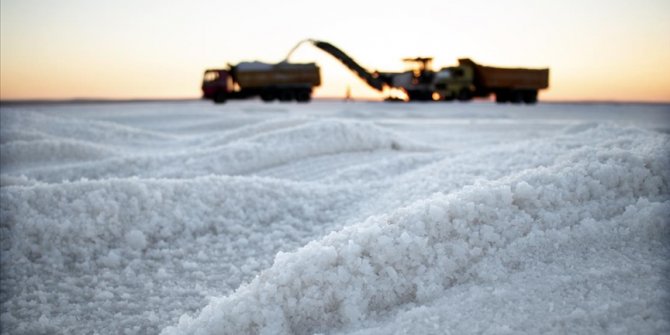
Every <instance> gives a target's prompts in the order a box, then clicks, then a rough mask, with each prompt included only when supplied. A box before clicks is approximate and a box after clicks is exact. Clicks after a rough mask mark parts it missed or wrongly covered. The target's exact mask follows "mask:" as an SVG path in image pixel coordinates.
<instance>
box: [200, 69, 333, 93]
mask: <svg viewBox="0 0 670 335" xmlns="http://www.w3.org/2000/svg"><path fill="white" fill-rule="evenodd" d="M320 84H321V74H320V69H319V67H318V66H317V65H316V64H314V63H288V62H280V63H277V64H269V63H262V62H242V63H239V64H237V65H230V64H229V65H228V68H225V69H208V70H205V73H204V77H203V81H202V94H203V98H205V99H210V100H212V101H214V102H215V103H224V102H226V100H229V99H246V98H251V97H256V96H260V98H261V99H262V100H263V101H265V102H271V101H274V100H279V101H281V102H288V101H297V102H308V101H310V100H311V97H312V91H313V89H314V87H317V86H319V85H320Z"/></svg>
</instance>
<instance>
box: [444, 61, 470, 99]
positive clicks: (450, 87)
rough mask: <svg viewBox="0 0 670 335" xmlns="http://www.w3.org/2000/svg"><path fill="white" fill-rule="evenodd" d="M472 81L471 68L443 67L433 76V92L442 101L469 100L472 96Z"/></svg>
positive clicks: (465, 66)
mask: <svg viewBox="0 0 670 335" xmlns="http://www.w3.org/2000/svg"><path fill="white" fill-rule="evenodd" d="M473 80H474V70H473V68H472V67H471V66H467V65H458V66H450V67H445V68H442V69H441V70H440V71H438V72H437V73H436V74H435V81H434V84H435V92H437V94H439V96H440V98H442V99H444V100H453V99H459V100H469V99H470V98H472V96H473V94H474V85H473Z"/></svg>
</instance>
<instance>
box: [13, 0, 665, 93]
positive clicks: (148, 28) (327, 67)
mask: <svg viewBox="0 0 670 335" xmlns="http://www.w3.org/2000/svg"><path fill="white" fill-rule="evenodd" d="M1 6H2V7H1V11H0V12H1V20H0V24H1V29H0V33H1V40H0V41H1V48H0V52H1V54H0V56H1V58H0V60H1V62H0V84H1V85H0V99H2V100H15V99H72V98H107V99H140V98H196V97H199V96H200V94H201V93H200V90H199V88H200V82H201V80H202V74H203V71H204V70H205V69H206V68H216V67H225V65H226V64H227V63H232V64H235V63H237V62H240V61H252V60H259V61H265V62H278V61H281V60H282V59H283V58H284V57H285V56H286V54H287V53H288V51H289V50H290V49H291V48H292V47H293V46H294V45H295V44H296V43H298V42H299V41H301V40H303V39H305V38H316V39H320V40H324V41H328V42H331V43H333V44H334V45H336V46H338V47H340V48H341V49H342V50H344V51H345V52H347V53H348V54H349V55H350V56H351V57H352V58H354V59H355V60H356V61H358V62H359V63H360V64H361V65H363V66H364V67H366V68H367V69H369V70H379V71H403V70H405V67H404V64H403V63H402V61H401V59H402V58H405V57H416V56H433V57H435V59H434V62H433V65H434V69H439V68H441V67H444V66H449V65H454V64H456V63H457V59H458V58H461V57H468V58H472V59H473V60H475V61H476V62H478V63H481V64H484V65H492V66H505V67H530V68H545V67H548V68H550V87H549V89H548V90H545V91H542V92H541V93H540V99H541V100H567V101H576V100H607V101H649V102H670V43H669V42H668V36H670V2H668V1H663V0H641V1H637V2H630V1H622V0H613V1H605V0H593V1H576V0H575V1H572V0H569V1H562V2H546V1H542V2H541V3H540V2H532V1H521V0H516V1H512V0H506V1H497V2H492V1H472V2H468V3H463V2H453V1H437V0H435V1H423V2H421V6H417V7H411V6H409V5H408V3H407V2H405V1H369V2H357V1H348V0H347V1H333V2H314V1H307V0H300V1H287V2H273V1H260V0H251V1H240V2H219V1H206V0H201V1H173V2H163V1H128V0H122V1H116V2H93V1H83V0H67V1H60V2H59V1H36V0H20V1H19V0H8V1H5V0H3V1H2V2H1ZM291 61H294V62H316V63H317V64H318V65H319V66H320V67H321V75H322V85H321V86H320V87H319V88H318V89H317V90H316V92H315V97H317V98H318V97H343V96H344V95H345V91H346V90H347V87H349V88H350V89H351V92H352V95H353V97H354V98H366V99H382V98H383V97H384V94H382V93H380V92H377V91H375V90H373V89H371V88H369V87H367V85H366V84H365V83H364V82H362V81H361V80H360V79H358V77H356V75H354V74H353V73H351V72H350V71H349V70H348V69H347V68H346V67H344V66H343V65H342V64H340V63H339V62H338V61H336V60H335V59H334V58H332V57H331V56H330V55H327V54H325V53H324V52H322V51H320V50H317V49H316V48H314V47H313V46H310V45H303V46H301V47H300V48H298V49H297V50H296V52H295V53H294V54H293V56H292V58H291Z"/></svg>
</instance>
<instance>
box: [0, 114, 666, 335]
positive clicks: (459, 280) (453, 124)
mask: <svg viewBox="0 0 670 335" xmlns="http://www.w3.org/2000/svg"><path fill="white" fill-rule="evenodd" d="M508 107H509V108H503V107H500V106H495V107H494V106H493V105H490V104H486V103H482V104H476V103H475V104H452V105H449V104H435V105H432V104H418V105H415V104H372V103H324V102H318V101H317V102H314V103H311V104H307V105H287V104H282V105H279V104H271V105H265V104H260V103H257V102H253V101H251V102H231V103H229V104H226V105H225V106H224V107H223V109H222V107H221V106H213V105H210V104H206V103H202V102H198V101H193V102H184V103H145V104H101V105H95V104H90V105H89V104H82V105H76V104H74V105H68V104H62V105H53V106H52V105H44V106H32V107H31V106H23V107H22V106H18V107H14V106H9V107H6V106H5V105H3V106H2V110H1V112H0V119H1V120H0V121H1V122H0V149H1V150H0V151H1V152H0V154H1V155H0V166H1V168H2V170H1V171H0V252H1V257H0V269H1V271H0V286H1V287H2V289H1V290H0V303H1V310H0V324H1V326H2V332H3V334H4V333H8V334H55V333H68V334H69V333H73V334H88V333H99V334H119V333H122V334H157V333H161V332H163V333H165V334H208V333H216V334H219V333H223V334H249V333H250V334H256V333H263V334H308V333H309V334H312V333H328V334H337V333H341V334H389V333H391V334H393V333H396V334H406V333H416V334H443V333H445V332H451V333H454V334H462V333H491V334H501V333H530V334H536V333H608V334H609V333H643V334H644V333H647V334H652V333H653V334H655V333H668V332H670V318H669V317H668V315H670V312H668V310H670V307H669V306H670V305H669V304H668V301H669V300H670V295H669V294H668V287H669V286H670V285H668V284H667V283H668V278H670V276H669V275H668V261H667V259H670V247H669V246H670V241H669V239H670V238H669V237H668V236H669V232H668V224H669V223H668V219H667V218H668V217H670V191H669V189H670V186H669V179H670V176H669V174H670V162H669V158H668V157H670V155H668V154H667V153H668V151H669V149H668V148H670V137H669V136H668V135H667V134H665V133H662V132H655V131H651V130H645V129H640V128H638V127H635V126H631V124H633V125H635V124H641V125H642V127H643V128H647V129H661V130H663V129H668V128H670V127H668V126H666V124H667V122H666V123H664V122H663V120H667V111H663V112H662V113H661V112H659V111H657V110H656V109H661V107H662V106H661V107H656V106H652V105H649V106H646V105H645V106H628V107H626V108H627V109H626V108H624V109H621V107H617V108H614V111H615V112H616V115H614V116H615V117H614V119H613V120H614V123H609V124H603V123H602V120H603V119H606V118H607V117H608V114H606V113H605V111H607V110H608V108H609V107H607V108H605V107H603V108H598V109H596V111H595V112H594V111H593V109H591V108H589V107H588V106H565V105H554V104H552V105H549V104H546V105H542V104H540V105H537V106H516V107H515V106H508ZM517 107H518V108H517ZM626 111H627V112H626ZM626 113H627V114H626ZM645 113H651V114H645ZM645 115H647V116H645Z"/></svg>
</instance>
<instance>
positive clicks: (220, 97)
mask: <svg viewBox="0 0 670 335" xmlns="http://www.w3.org/2000/svg"><path fill="white" fill-rule="evenodd" d="M226 98H227V96H226V92H217V93H216V94H214V98H212V100H213V101H214V103H216V104H222V103H224V102H226Z"/></svg>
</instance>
